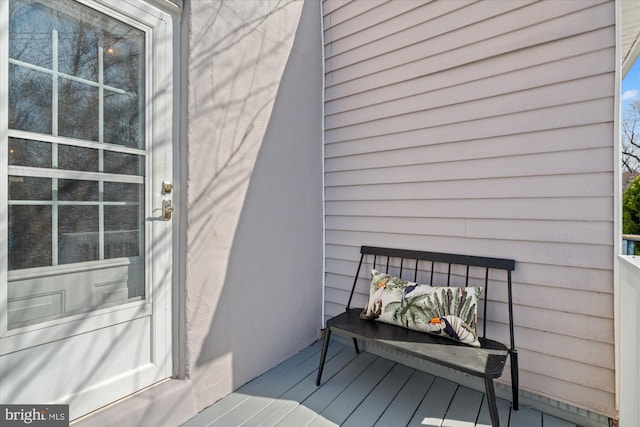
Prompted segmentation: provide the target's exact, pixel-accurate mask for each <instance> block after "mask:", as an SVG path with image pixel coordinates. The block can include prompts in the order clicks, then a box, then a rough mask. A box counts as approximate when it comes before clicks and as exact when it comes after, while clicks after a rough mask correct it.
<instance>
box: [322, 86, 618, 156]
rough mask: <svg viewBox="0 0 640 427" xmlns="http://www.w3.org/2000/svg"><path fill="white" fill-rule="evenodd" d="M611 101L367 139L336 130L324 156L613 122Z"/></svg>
mask: <svg viewBox="0 0 640 427" xmlns="http://www.w3.org/2000/svg"><path fill="white" fill-rule="evenodd" d="M612 102H613V98H612V97H611V98H601V99H596V100H592V101H585V102H580V103H576V104H566V105H559V106H555V107H549V108H544V109H539V110H531V111H521V112H516V113H509V114H504V115H502V116H492V117H486V118H482V119H474V120H469V121H463V120H462V119H461V118H458V120H459V121H458V122H455V123H447V124H438V125H431V124H430V123H427V124H428V125H429V127H422V128H417V129H416V128H412V129H407V130H402V131H400V132H395V133H394V132H389V130H388V129H385V130H384V133H381V134H379V135H372V136H370V137H367V138H366V139H364V138H361V139H353V138H352V137H350V135H349V132H344V131H343V130H342V129H339V130H335V131H332V132H333V133H329V132H326V133H325V140H326V144H327V145H326V146H325V147H326V151H327V155H328V156H329V157H335V156H343V155H349V154H354V153H358V152H362V150H363V144H362V143H363V141H365V140H366V144H365V147H366V150H367V151H376V150H380V151H381V150H386V149H389V148H390V147H392V146H393V145H394V143H397V144H398V146H399V147H415V146H420V145H422V144H424V141H429V142H430V143H436V142H446V141H462V140H474V139H486V138H492V137H499V136H504V135H518V134H523V133H527V132H538V131H544V130H549V129H564V128H572V127H577V126H584V125H589V124H594V123H610V122H612V121H613V113H612V112H611V105H612ZM414 126H415V125H414ZM423 126H424V125H423ZM347 130H348V128H347ZM350 138H351V139H350ZM337 143H340V144H337Z"/></svg>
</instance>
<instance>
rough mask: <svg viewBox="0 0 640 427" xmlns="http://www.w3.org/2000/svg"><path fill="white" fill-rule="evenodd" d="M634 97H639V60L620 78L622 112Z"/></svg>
mask: <svg viewBox="0 0 640 427" xmlns="http://www.w3.org/2000/svg"><path fill="white" fill-rule="evenodd" d="M636 99H640V61H638V60H636V62H635V63H634V64H633V66H632V67H631V69H630V70H629V72H628V73H627V75H626V76H625V78H624V79H623V80H622V114H624V112H625V110H626V109H627V108H628V107H629V104H631V102H633V101H634V100H636Z"/></svg>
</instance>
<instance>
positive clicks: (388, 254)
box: [347, 246, 516, 349]
mask: <svg viewBox="0 0 640 427" xmlns="http://www.w3.org/2000/svg"><path fill="white" fill-rule="evenodd" d="M366 255H373V268H374V269H375V268H376V265H377V262H378V260H379V258H382V257H384V258H386V259H387V262H386V270H385V273H388V274H389V267H390V262H391V259H392V258H394V259H399V260H400V274H399V275H398V277H402V273H403V269H404V267H405V260H415V269H414V274H413V276H414V279H413V281H414V282H417V281H418V270H419V264H420V261H431V272H430V276H431V279H430V282H429V285H432V286H433V285H434V272H435V270H436V264H448V267H447V286H451V266H452V265H463V266H466V274H465V284H464V286H465V287H467V286H469V276H470V268H471V267H480V268H484V269H485V277H484V290H483V294H484V313H483V319H482V336H483V338H486V334H487V305H488V304H487V301H488V295H489V270H504V271H506V272H507V294H508V305H509V335H510V344H511V349H515V340H514V326H513V292H512V286H511V272H512V271H513V270H514V269H515V263H516V262H515V260H512V259H504V258H490V257H479V256H472V255H458V254H449V253H442V252H426V251H416V250H409V249H393V248H382V247H376V246H362V247H361V248H360V262H359V264H358V271H357V272H356V277H355V279H354V281H353V286H352V288H351V294H350V295H349V302H348V303H347V310H349V309H350V307H351V301H352V298H353V293H354V291H355V289H356V284H357V282H358V278H359V276H360V269H361V267H362V263H363V261H364V259H365V256H366ZM380 262H382V260H380ZM408 268H409V267H408Z"/></svg>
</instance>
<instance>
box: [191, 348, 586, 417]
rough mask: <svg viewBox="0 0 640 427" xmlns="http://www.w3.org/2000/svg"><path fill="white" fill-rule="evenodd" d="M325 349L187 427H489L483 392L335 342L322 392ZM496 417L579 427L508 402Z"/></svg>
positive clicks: (307, 353)
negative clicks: (319, 374) (514, 407)
mask: <svg viewBox="0 0 640 427" xmlns="http://www.w3.org/2000/svg"><path fill="white" fill-rule="evenodd" d="M320 351H321V344H320V343H316V344H314V345H313V346H310V347H308V348H306V349H304V350H303V351H301V352H299V353H298V354H296V355H294V356H292V357H291V358H289V359H287V360H286V361H284V362H282V363H281V364H279V365H278V366H276V367H274V368H273V369H271V370H269V371H268V372H266V373H265V374H263V375H261V376H259V377H258V378H256V379H254V380H253V381H250V382H249V383H247V384H245V385H244V386H243V387H240V388H239V389H238V390H237V391H235V392H234V393H231V394H229V395H228V396H226V397H225V398H223V399H221V400H220V401H218V402H216V403H215V404H213V405H212V406H210V407H209V408H207V409H205V410H204V411H202V412H201V413H199V414H198V415H196V416H195V417H194V418H192V419H191V420H189V421H187V422H186V423H185V424H183V427H208V426H225V427H228V426H243V427H257V426H262V427H267V426H268V427H271V426H295V427H301V426H309V427H330V426H345V427H355V426H373V425H375V426H377V427H384V426H392V427H398V426H414V425H415V426H438V427H440V426H441V427H463V426H464V427H471V426H475V427H490V426H491V420H490V417H489V411H488V405H487V402H486V396H485V395H484V394H483V393H481V392H479V391H475V390H471V389H469V388H467V387H463V386H460V385H458V384H456V383H453V382H451V381H448V380H445V379H442V378H438V377H434V376H433V375H430V374H427V373H425V372H421V371H418V370H415V369H413V368H409V367H407V366H404V365H402V364H398V363H396V362H393V361H390V360H387V359H385V358H382V357H378V356H375V355H373V354H370V353H366V352H363V353H361V354H356V353H355V351H354V350H353V347H351V346H345V345H343V344H340V343H338V342H335V341H334V342H332V343H331V345H330V346H329V350H328V352H327V360H326V363H325V368H324V372H323V378H322V384H321V386H320V387H317V386H316V385H315V380H316V375H317V368H318V362H319V359H320ZM498 413H499V416H500V425H501V426H503V427H504V426H513V427H520V426H527V427H529V426H531V427H542V426H543V425H544V427H575V424H572V423H570V422H567V421H564V420H561V419H559V418H556V417H553V416H551V415H548V414H542V413H541V412H538V411H536V410H533V409H531V408H528V407H524V406H521V408H520V410H519V411H511V405H510V402H508V401H506V400H503V399H498ZM543 423H544V424H543Z"/></svg>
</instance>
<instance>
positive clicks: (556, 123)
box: [323, 0, 616, 416]
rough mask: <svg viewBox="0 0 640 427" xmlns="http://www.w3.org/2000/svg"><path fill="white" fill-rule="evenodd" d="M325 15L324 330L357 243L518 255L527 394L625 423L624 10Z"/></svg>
mask: <svg viewBox="0 0 640 427" xmlns="http://www.w3.org/2000/svg"><path fill="white" fill-rule="evenodd" d="M323 5H324V10H323V15H324V36H325V46H324V48H325V58H326V59H325V67H326V76H325V77H326V87H325V197H326V202H325V203H326V270H327V275H326V292H325V293H326V298H325V314H326V316H327V317H330V316H333V315H336V314H338V313H339V312H341V311H342V310H344V305H345V303H346V300H347V298H348V290H349V287H350V286H351V279H350V276H351V275H353V274H354V273H355V268H356V264H357V259H358V257H359V254H358V248H359V246H360V245H363V244H365V245H379V246H391V247H400V248H411V249H420V250H432V251H442V252H455V253H465V254H471V255H481V256H495V257H512V258H515V259H516V260H517V265H516V271H515V273H514V280H515V288H514V298H515V303H516V305H515V307H514V316H515V323H516V345H517V347H518V349H519V351H520V360H521V362H520V375H521V377H520V381H521V387H522V388H523V389H525V390H528V391H531V392H533V393H536V394H539V395H542V396H548V397H551V398H553V399H556V400H558V401H563V402H567V403H570V404H572V405H575V406H578V407H582V408H585V409H588V410H590V411H594V412H597V413H601V414H604V415H608V416H614V415H615V413H616V409H615V402H614V387H615V386H614V322H613V310H614V308H613V264H612V263H613V241H614V236H613V191H614V170H613V166H614V151H615V150H614V91H615V77H614V67H615V10H614V9H615V8H614V3H613V2H608V1H606V2H599V1H543V2H531V1H511V0H509V1H479V2H471V1H434V2H427V1H411V0H404V1H392V2H383V1H351V2H349V1H333V0H332V1H325V2H324V3H323ZM496 279H497V277H496ZM497 285H499V283H497ZM499 288H500V289H499ZM492 292H493V293H492V295H491V296H490V300H491V303H490V306H489V307H490V313H489V315H488V318H489V328H490V329H491V331H494V332H497V333H498V335H500V334H502V335H506V327H507V326H506V310H503V308H504V302H505V301H506V292H504V291H503V288H502V287H501V286H494V287H493V288H492ZM355 300H356V303H359V304H364V301H365V300H366V296H365V295H356V298H355ZM507 380H508V375H507Z"/></svg>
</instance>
